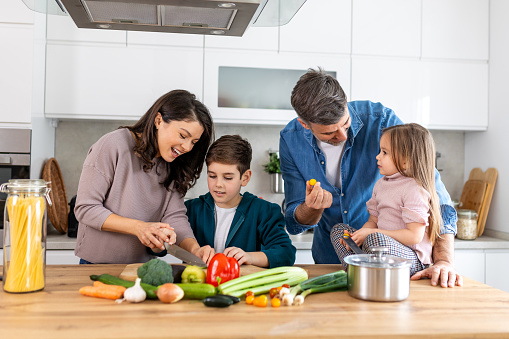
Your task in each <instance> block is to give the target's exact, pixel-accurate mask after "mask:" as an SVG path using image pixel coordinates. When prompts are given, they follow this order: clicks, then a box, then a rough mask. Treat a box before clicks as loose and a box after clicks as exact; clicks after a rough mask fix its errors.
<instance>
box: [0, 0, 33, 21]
mask: <svg viewBox="0 0 509 339" xmlns="http://www.w3.org/2000/svg"><path fill="white" fill-rule="evenodd" d="M7 22H8V23H24V24H33V23H34V12H33V11H32V10H30V9H29V8H28V7H27V6H26V5H25V4H24V2H23V1H22V0H2V1H0V23H7Z"/></svg>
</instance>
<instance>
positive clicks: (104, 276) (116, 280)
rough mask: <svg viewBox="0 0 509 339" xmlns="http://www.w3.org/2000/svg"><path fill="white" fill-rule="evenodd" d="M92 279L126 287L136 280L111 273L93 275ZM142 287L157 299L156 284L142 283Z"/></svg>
mask: <svg viewBox="0 0 509 339" xmlns="http://www.w3.org/2000/svg"><path fill="white" fill-rule="evenodd" d="M90 279H92V280H93V281H100V282H102V283H105V284H108V285H118V286H124V287H125V288H129V287H132V286H134V284H135V282H134V281H127V280H124V279H120V278H118V277H115V276H114V275H111V274H101V275H91V276H90ZM141 287H142V288H143V289H144V290H145V292H146V293H147V298H148V299H157V294H156V291H157V287H156V286H152V285H149V284H144V283H141Z"/></svg>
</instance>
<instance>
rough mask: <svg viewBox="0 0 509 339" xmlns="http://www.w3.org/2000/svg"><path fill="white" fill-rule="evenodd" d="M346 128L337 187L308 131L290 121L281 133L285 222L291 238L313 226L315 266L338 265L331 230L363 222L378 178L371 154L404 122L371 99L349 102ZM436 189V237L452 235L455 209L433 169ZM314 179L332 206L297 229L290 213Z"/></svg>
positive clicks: (378, 173) (358, 224) (454, 230)
mask: <svg viewBox="0 0 509 339" xmlns="http://www.w3.org/2000/svg"><path fill="white" fill-rule="evenodd" d="M348 110H349V113H350V116H351V120H352V123H351V127H350V128H349V130H348V139H347V140H346V142H345V149H344V153H343V157H342V158H341V182H342V187H341V188H338V187H335V186H333V185H332V184H331V183H330V182H329V181H328V180H327V178H326V177H325V173H326V170H325V156H324V154H323V152H322V151H321V149H320V148H319V147H318V145H317V143H316V139H315V137H314V136H313V134H312V133H311V131H310V130H308V129H305V128H304V127H302V125H301V124H300V123H299V122H298V121H297V119H294V120H292V121H290V122H289V123H288V125H287V126H286V127H285V128H284V129H283V130H282V131H281V132H280V140H279V156H280V161H281V172H282V173H283V179H284V185H285V202H286V211H285V221H286V227H287V230H288V232H289V233H290V234H299V233H302V232H303V231H305V230H307V229H310V228H314V236H313V246H312V253H313V258H314V260H315V262H316V263H317V264H339V263H340V261H339V259H338V257H337V255H336V252H335V251H334V248H333V246H332V242H331V240H330V230H331V228H332V227H333V226H334V225H335V224H337V223H345V224H348V225H350V226H352V227H354V228H356V229H359V228H361V227H362V226H363V225H364V223H365V222H366V221H367V220H368V218H369V214H368V211H367V209H366V202H367V201H368V200H369V199H370V198H371V194H372V192H373V186H374V185H375V182H376V181H377V180H378V179H380V178H381V175H380V172H379V170H378V166H377V161H376V159H375V157H376V155H377V154H378V153H379V151H380V136H381V135H382V131H383V129H384V128H386V127H389V126H393V125H399V124H402V123H403V122H402V121H401V120H400V119H399V118H398V117H397V116H396V114H395V113H394V111H392V110H391V109H390V108H387V107H384V106H383V105H382V104H380V103H373V102H370V101H353V102H349V103H348ZM435 174H436V182H435V183H436V190H437V193H438V197H439V199H440V207H441V212H442V219H443V227H442V229H441V233H442V234H443V233H453V234H456V221H457V215H456V210H455V209H454V207H453V206H452V201H451V198H450V196H449V193H448V192H447V190H446V188H445V186H444V184H443V183H442V180H441V179H440V174H439V173H438V171H436V170H435ZM310 179H316V180H317V181H319V182H320V184H321V186H322V188H324V189H326V190H327V191H329V192H331V193H332V196H333V202H332V206H331V207H330V208H328V209H326V210H325V211H324V212H323V215H322V218H321V220H320V221H319V222H318V224H316V225H302V224H300V223H299V222H297V220H296V219H295V209H296V208H297V206H299V205H300V204H302V203H303V202H304V200H305V195H306V181H307V180H310Z"/></svg>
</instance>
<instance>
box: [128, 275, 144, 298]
mask: <svg viewBox="0 0 509 339" xmlns="http://www.w3.org/2000/svg"><path fill="white" fill-rule="evenodd" d="M140 284H141V279H140V278H136V282H135V283H134V286H132V287H129V288H128V289H127V290H125V292H124V299H125V300H127V301H129V302H130V303H139V302H142V301H144V300H145V299H146V298H147V292H145V290H144V289H143V287H141V285H140Z"/></svg>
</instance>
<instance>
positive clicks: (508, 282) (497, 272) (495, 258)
mask: <svg viewBox="0 0 509 339" xmlns="http://www.w3.org/2000/svg"><path fill="white" fill-rule="evenodd" d="M507 262H509V252H508V251H507V250H505V251H502V250H500V251H495V250H488V251H487V252H486V284H488V285H490V286H493V287H495V288H498V289H501V290H502V291H505V292H508V293H509V271H508V270H507Z"/></svg>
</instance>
